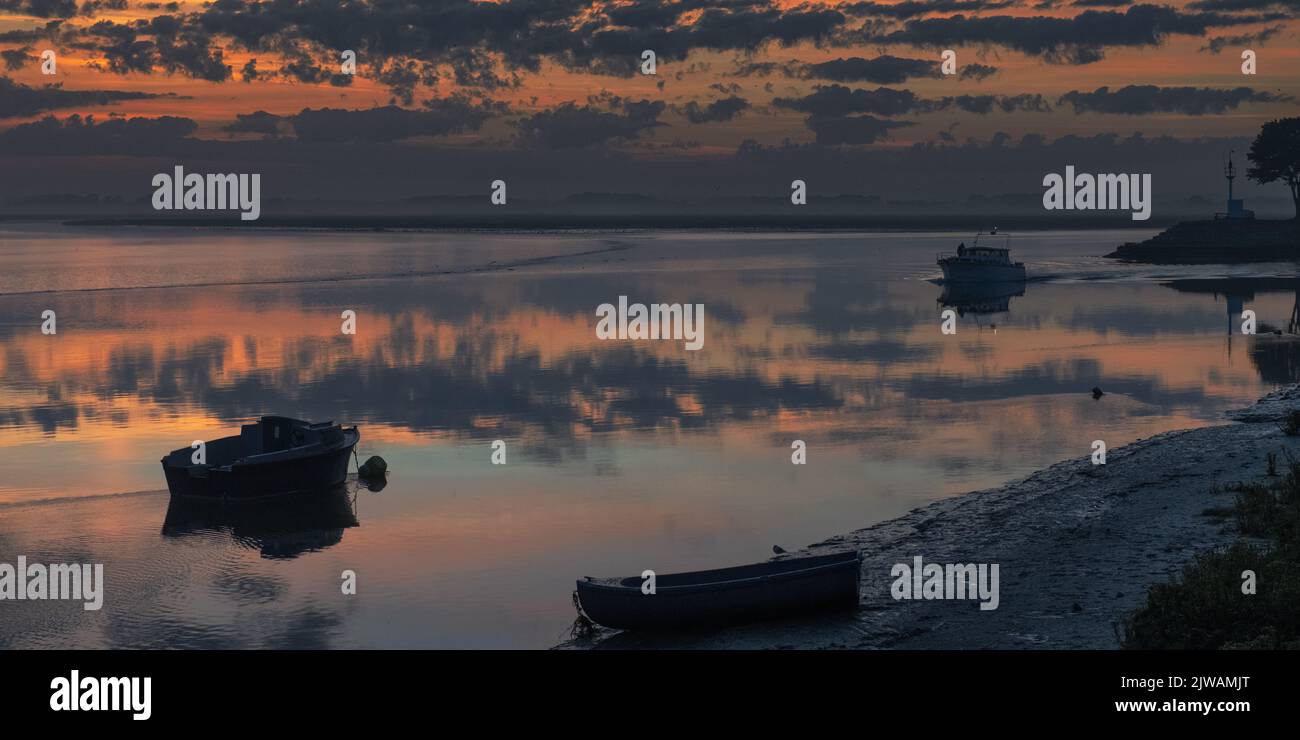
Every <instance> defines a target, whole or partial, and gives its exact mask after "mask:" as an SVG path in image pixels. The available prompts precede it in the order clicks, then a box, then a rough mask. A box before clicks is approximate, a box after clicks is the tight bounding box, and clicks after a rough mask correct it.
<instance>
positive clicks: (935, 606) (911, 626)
mask: <svg viewBox="0 0 1300 740" xmlns="http://www.w3.org/2000/svg"><path fill="white" fill-rule="evenodd" d="M1294 408H1300V385H1293V386H1289V387H1286V388H1282V389H1280V390H1278V391H1275V392H1273V393H1270V394H1268V395H1267V396H1265V397H1263V398H1261V399H1260V400H1259V401H1258V402H1257V403H1255V404H1254V405H1252V406H1250V407H1249V408H1246V409H1242V410H1239V411H1234V412H1230V413H1229V414H1227V415H1226V416H1227V423H1225V424H1222V425H1217V426H1210V427H1203V428H1200V429H1192V430H1182V431H1172V432H1167V433H1164V434H1160V435H1156V436H1154V437H1150V438H1147V439H1142V440H1138V441H1136V442H1134V443H1132V444H1129V445H1126V446H1124V447H1122V448H1119V449H1114V450H1111V451H1109V453H1108V455H1107V462H1106V464H1105V465H1101V466H1099V465H1093V464H1092V462H1091V460H1090V458H1089V456H1088V455H1086V454H1080V455H1078V456H1076V457H1072V458H1070V459H1067V460H1063V461H1062V462H1060V463H1057V464H1055V465H1052V466H1051V467H1048V468H1045V469H1043V470H1040V471H1038V472H1036V473H1034V474H1032V475H1030V476H1028V477H1025V478H1023V479H1020V480H1016V481H1013V482H1010V483H1008V484H1006V485H1004V486H1001V487H998V488H993V489H987V490H982V491H973V492H970V493H968V494H965V495H962V496H957V497H955V498H951V499H946V500H943V501H938V502H935V503H933V504H930V505H928V506H924V507H921V508H918V509H916V510H915V511H912V512H910V513H908V514H906V515H905V516H901V517H898V518H896V519H892V520H889V521H885V522H881V523H879V524H877V525H874V526H871V527H867V528H865V529H860V530H857V531H854V532H850V533H847V534H844V535H841V536H838V537H832V538H830V539H827V540H825V541H822V542H818V543H816V544H812V545H809V546H808V547H806V548H804V549H803V550H801V551H799V552H792V553H789V554H787V555H784V556H782V557H796V556H800V555H817V554H823V553H827V552H832V551H836V550H843V549H848V548H854V549H857V550H858V551H859V552H861V553H862V556H863V565H862V574H861V599H862V605H861V608H860V609H859V610H858V612H857V613H856V614H854V615H853V616H852V617H844V616H838V617H831V616H828V617H824V618H816V619H808V620H802V621H797V622H773V623H766V624H755V625H747V626H740V627H733V628H728V629H722V630H715V631H701V632H693V633H688V634H673V635H671V636H669V635H663V636H647V635H637V634H632V633H618V632H614V631H610V630H600V631H599V632H598V633H597V634H596V635H593V636H591V637H589V638H581V639H577V640H573V641H569V642H566V643H563V644H562V645H561V646H560V647H562V648H680V649H913V650H915V649H997V650H1015V649H1040V650H1041V649H1067V648H1068V649H1115V648H1118V647H1119V646H1120V645H1119V638H1118V636H1117V625H1118V624H1119V623H1120V622H1121V621H1122V620H1123V619H1125V618H1127V617H1128V616H1129V615H1130V614H1132V612H1133V611H1134V610H1135V609H1137V608H1138V607H1139V606H1140V605H1141V604H1142V603H1143V602H1144V601H1145V598H1146V589H1147V587H1148V586H1151V585H1152V584H1156V583H1161V582H1166V581H1168V580H1169V579H1171V578H1173V577H1175V576H1176V575H1177V574H1179V573H1180V572H1181V570H1182V568H1183V566H1184V564H1186V563H1187V562H1188V561H1189V560H1190V559H1191V558H1192V556H1193V555H1194V554H1195V553H1198V552H1201V551H1204V550H1208V549H1211V548H1215V547H1219V546H1223V545H1227V544H1229V543H1231V542H1233V541H1234V540H1236V539H1237V538H1238V535H1237V534H1236V532H1235V527H1234V525H1233V523H1232V521H1231V519H1229V518H1222V517H1219V516H1214V515H1212V514H1207V510H1212V509H1218V508H1221V507H1229V506H1231V505H1232V502H1233V494H1232V493H1230V492H1225V487H1226V486H1228V485H1230V484H1232V483H1236V482H1239V481H1250V480H1255V479H1258V478H1261V477H1263V476H1265V475H1266V474H1267V461H1266V457H1265V456H1266V453H1268V452H1270V451H1272V452H1277V453H1278V456H1279V458H1280V459H1283V460H1284V459H1285V454H1284V451H1287V452H1290V453H1291V454H1293V455H1300V437H1287V436H1286V435H1285V434H1284V433H1283V432H1282V430H1281V429H1280V427H1279V424H1278V422H1279V420H1280V419H1281V418H1282V417H1283V416H1284V415H1285V414H1286V413H1287V411H1288V410H1290V409H1294ZM1089 441H1090V440H1083V439H1081V440H1080V449H1081V450H1087V449H1088V442H1089ZM918 555H919V556H921V557H923V558H924V560H925V561H926V562H930V563H972V562H974V563H998V564H1000V569H1001V600H1000V605H999V607H998V608H997V609H996V610H988V611H981V610H980V609H979V607H978V605H977V603H976V602H975V601H971V600H967V601H944V600H933V601H922V600H911V601H907V600H895V599H894V598H892V596H891V595H890V585H891V583H892V582H893V580H894V579H893V578H892V577H891V575H890V571H891V569H892V568H893V566H894V564H896V563H911V562H912V559H913V558H914V557H916V556H918Z"/></svg>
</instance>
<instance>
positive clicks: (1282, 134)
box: [1246, 118, 1300, 218]
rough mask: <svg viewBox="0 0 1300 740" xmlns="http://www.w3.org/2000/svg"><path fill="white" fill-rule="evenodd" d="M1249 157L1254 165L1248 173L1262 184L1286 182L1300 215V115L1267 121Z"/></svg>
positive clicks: (1253, 144)
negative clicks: (1278, 181) (1299, 116)
mask: <svg viewBox="0 0 1300 740" xmlns="http://www.w3.org/2000/svg"><path fill="white" fill-rule="evenodd" d="M1247 156H1249V157H1250V161H1251V162H1252V163H1254V165H1255V166H1254V167H1251V168H1250V170H1249V171H1247V172H1246V175H1247V176H1249V177H1250V179H1252V180H1254V181H1255V182H1257V183H1259V184H1261V185H1263V184H1265V183H1270V182H1273V181H1275V180H1281V181H1282V182H1285V183H1286V186H1287V187H1288V188H1290V189H1291V201H1292V203H1294V204H1295V209H1296V218H1300V118H1283V119H1281V120H1277V121H1269V122H1268V123H1266V124H1264V127H1263V128H1261V129H1260V130H1259V135H1258V136H1256V137H1255V141H1253V142H1251V145H1250V153H1249V154H1248V155H1247Z"/></svg>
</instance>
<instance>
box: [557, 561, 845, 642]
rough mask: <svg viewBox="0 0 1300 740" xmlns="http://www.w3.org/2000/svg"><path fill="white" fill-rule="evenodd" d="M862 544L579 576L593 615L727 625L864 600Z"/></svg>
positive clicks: (583, 603)
mask: <svg viewBox="0 0 1300 740" xmlns="http://www.w3.org/2000/svg"><path fill="white" fill-rule="evenodd" d="M861 563H862V559H861V556H860V555H859V554H858V553H857V552H856V551H848V552H840V553H835V554H833V555H818V556H814V557H806V558H790V559H787V560H774V561H770V562H766V563H755V564H753V565H741V566H738V567H734V568H720V569H717V570H702V571H694V572H690V573H672V574H664V575H656V576H655V588H654V592H653V593H644V592H643V591H642V584H643V580H642V578H641V577H640V576H631V577H627V578H590V577H588V578H586V579H584V580H581V581H578V583H577V586H578V590H577V598H578V604H579V607H580V609H581V611H582V613H583V615H585V616H586V617H587V618H588V619H590V620H591V621H593V622H595V623H597V624H601V625H604V626H606V627H614V628H618V629H646V630H649V629H671V628H676V627H686V626H692V625H707V624H726V623H734V622H742V621H751V620H755V619H764V618H771V617H779V616H789V615H794V614H801V613H810V612H818V611H827V610H833V609H844V610H852V609H856V608H857V606H858V570H859V567H860V565H861Z"/></svg>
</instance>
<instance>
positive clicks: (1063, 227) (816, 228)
mask: <svg viewBox="0 0 1300 740" xmlns="http://www.w3.org/2000/svg"><path fill="white" fill-rule="evenodd" d="M1175 221H1176V219H1173V218H1171V219H1169V220H1168V221H1157V220H1154V219H1153V220H1151V221H1143V222H1134V221H1129V220H1127V219H1124V220H1120V219H1116V218H1114V217H1113V216H1100V217H1099V216H1057V215H1052V216H1046V215H1044V216H1034V215H1020V216H1016V215H1011V216H1006V215H1002V216H984V215H976V214H934V215H910V214H907V215H891V216H864V215H858V214H834V213H831V214H827V213H816V212H813V213H810V214H808V215H806V216H805V215H798V216H796V215H789V214H698V215H697V214H675V215H674V214H610V215H574V214H554V215H551V214H537V213H513V214H507V213H503V214H500V215H498V214H479V213H466V214H459V215H451V214H448V215H430V216H373V217H310V216H292V217H274V216H264V217H262V218H260V219H258V220H257V221H240V220H238V219H237V218H234V219H232V218H229V217H223V218H153V217H50V216H40V215H32V216H5V217H0V223H18V222H41V223H58V224H61V225H64V226H70V227H110V228H111V227H170V228H203V229H239V230H306V231H340V232H347V231H369V232H402V231H440V232H485V233H503V232H504V233H516V232H525V233H538V232H540V233H553V232H606V233H608V232H617V233H630V232H640V231H652V230H708V231H721V232H787V231H788V232H830V233H833V232H852V231H877V232H879V231H898V232H927V231H945V232H949V231H950V232H958V233H965V232H970V233H971V234H974V233H976V232H979V231H988V230H989V229H991V228H993V227H997V228H999V229H1000V230H1004V231H1006V230H1013V231H1014V230H1022V231H1023V230H1030V231H1132V230H1135V229H1136V230H1155V229H1158V228H1160V227H1161V226H1163V225H1166V224H1171V223H1174V222H1175Z"/></svg>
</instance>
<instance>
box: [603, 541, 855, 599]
mask: <svg viewBox="0 0 1300 740" xmlns="http://www.w3.org/2000/svg"><path fill="white" fill-rule="evenodd" d="M838 554H840V553H832V555H838ZM843 554H845V555H848V554H852V555H853V557H851V558H849V557H845V558H844V559H842V560H834V561H831V562H829V563H823V564H820V565H813V566H810V567H807V568H799V569H796V570H786V571H779V572H776V573H765V574H763V575H758V576H749V577H747V578H731V579H727V580H720V581H707V582H704V583H688V584H683V585H680V586H656V588H655V593H656V595H658V594H663V593H668V594H686V593H691V592H693V591H717V590H720V589H724V588H726V589H731V588H742V587H745V586H752V585H754V584H756V583H760V582H763V581H769V582H773V581H782V580H789V579H791V578H794V577H803V576H808V575H814V574H817V573H819V572H821V571H829V570H835V569H840V568H842V569H845V570H847V569H848V566H849V565H853V566H854V568H856V569H858V570H861V568H862V553H860V552H858V551H856V550H845V551H844V553H843ZM832 555H825V556H820V555H819V556H813V557H827V558H829V557H832ZM801 559H803V558H791V560H801ZM809 559H811V558H809ZM773 562H781V561H768V562H767V563H752V564H751V565H768V564H770V563H773ZM733 567H736V568H743V567H747V566H733ZM718 570H728V569H727V568H720V569H718ZM692 572H708V571H685V572H683V573H670V574H667V575H688V574H690V573H692ZM627 578H636V576H623V577H617V576H616V577H613V578H601V579H592V578H590V577H588V579H587V580H580V581H577V585H578V588H579V589H582V588H590V589H595V590H599V591H606V592H608V593H610V594H628V595H631V594H638V595H640V594H641V587H640V584H633V585H630V586H625V585H623V584H622V581H624V580H626V579H627Z"/></svg>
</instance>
